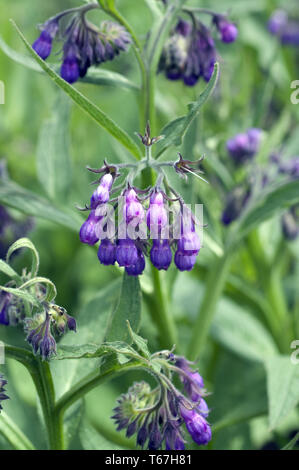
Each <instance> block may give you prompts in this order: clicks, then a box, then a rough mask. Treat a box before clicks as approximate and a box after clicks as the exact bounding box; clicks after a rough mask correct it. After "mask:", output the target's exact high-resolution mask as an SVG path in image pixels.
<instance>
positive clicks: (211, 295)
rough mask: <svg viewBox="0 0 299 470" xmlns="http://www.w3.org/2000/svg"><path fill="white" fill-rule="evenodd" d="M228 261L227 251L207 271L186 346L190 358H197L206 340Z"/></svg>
mask: <svg viewBox="0 0 299 470" xmlns="http://www.w3.org/2000/svg"><path fill="white" fill-rule="evenodd" d="M230 263H231V256H230V255H229V254H228V253H227V254H225V255H223V256H222V257H221V258H218V259H217V260H215V262H214V265H213V266H212V268H211V269H210V271H209V273H208V278H207V282H206V288H205V293H204V297H203V300H202V303H201V306H200V309H199V313H198V317H197V320H196V322H195V325H194V327H193V334H192V337H191V341H190V344H189V348H188V354H187V355H188V358H189V359H191V360H195V359H197V357H198V356H199V354H200V352H201V350H202V347H203V346H204V344H205V342H206V339H207V336H208V334H209V329H210V325H211V322H212V319H213V316H214V313H215V308H216V305H217V302H218V300H219V297H220V296H221V294H222V291H223V289H224V286H225V281H226V277H227V274H228V271H229V268H230Z"/></svg>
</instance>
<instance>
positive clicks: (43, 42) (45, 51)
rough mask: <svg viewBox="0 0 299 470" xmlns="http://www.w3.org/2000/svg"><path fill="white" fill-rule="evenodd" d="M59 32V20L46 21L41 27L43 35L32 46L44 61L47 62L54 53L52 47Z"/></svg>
mask: <svg viewBox="0 0 299 470" xmlns="http://www.w3.org/2000/svg"><path fill="white" fill-rule="evenodd" d="M58 31H59V21H58V19H57V18H54V19H51V20H49V21H46V23H45V24H44V25H42V26H41V34H40V36H39V37H38V38H37V39H36V41H35V42H34V43H33V44H32V49H34V50H35V52H36V53H37V54H38V55H39V56H40V57H41V58H42V59H43V60H46V59H47V58H48V57H49V55H50V54H51V52H52V45H53V40H54V39H55V36H56V35H57V33H58Z"/></svg>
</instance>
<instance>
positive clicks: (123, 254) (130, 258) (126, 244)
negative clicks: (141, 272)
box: [116, 238, 138, 268]
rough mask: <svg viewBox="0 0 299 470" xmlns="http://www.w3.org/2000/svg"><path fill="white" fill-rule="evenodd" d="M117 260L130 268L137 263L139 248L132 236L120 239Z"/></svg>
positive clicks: (120, 264)
mask: <svg viewBox="0 0 299 470" xmlns="http://www.w3.org/2000/svg"><path fill="white" fill-rule="evenodd" d="M116 261H117V262H118V264H119V266H123V267H125V268H130V267H133V266H135V265H136V263H137V261H138V250H137V247H136V245H135V243H134V241H133V240H131V238H125V239H120V240H118V241H117V248H116Z"/></svg>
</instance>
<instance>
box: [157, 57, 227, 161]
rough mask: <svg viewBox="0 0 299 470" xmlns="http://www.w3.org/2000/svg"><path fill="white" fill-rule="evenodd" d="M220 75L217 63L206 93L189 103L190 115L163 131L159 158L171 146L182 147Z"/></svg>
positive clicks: (168, 125) (172, 122)
mask: <svg viewBox="0 0 299 470" xmlns="http://www.w3.org/2000/svg"><path fill="white" fill-rule="evenodd" d="M218 75H219V65H218V63H217V62H216V63H215V66H214V71H213V75H212V77H211V79H210V81H209V83H208V84H207V86H206V88H205V89H204V91H203V92H202V93H201V94H200V95H199V98H198V100H197V101H194V102H192V103H189V105H188V114H186V115H185V116H181V117H179V118H177V119H174V120H173V121H171V122H170V123H168V124H167V125H166V126H165V127H164V128H163V129H162V131H161V135H164V136H165V137H164V139H163V140H161V141H160V142H161V143H158V144H157V146H159V147H160V148H159V150H158V157H159V156H160V155H162V153H163V152H164V151H165V150H166V149H167V148H168V147H170V146H171V145H175V146H178V145H181V144H182V141H183V138H184V136H185V134H186V132H187V131H188V129H189V127H190V125H191V123H192V122H193V121H194V119H196V118H197V116H198V114H199V112H200V109H201V107H202V106H203V105H204V103H205V102H206V101H207V100H208V98H209V97H210V96H211V94H212V93H213V90H214V88H215V86H216V84H217V80H218Z"/></svg>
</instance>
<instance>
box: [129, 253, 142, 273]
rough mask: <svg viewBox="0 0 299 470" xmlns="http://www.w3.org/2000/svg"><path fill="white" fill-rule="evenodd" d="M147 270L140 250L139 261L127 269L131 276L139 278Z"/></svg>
mask: <svg viewBox="0 0 299 470" xmlns="http://www.w3.org/2000/svg"><path fill="white" fill-rule="evenodd" d="M144 269H145V259H144V255H143V253H142V251H140V250H138V256H137V261H136V263H135V264H134V265H132V266H128V267H126V273H127V274H128V275H129V276H139V275H140V274H142V273H143V271H144Z"/></svg>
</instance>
